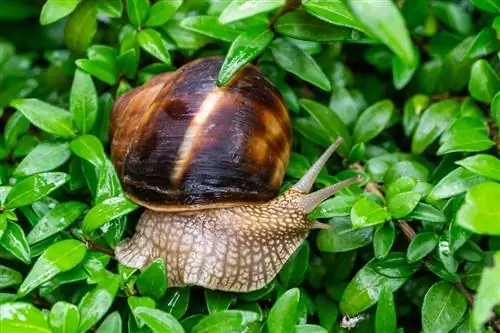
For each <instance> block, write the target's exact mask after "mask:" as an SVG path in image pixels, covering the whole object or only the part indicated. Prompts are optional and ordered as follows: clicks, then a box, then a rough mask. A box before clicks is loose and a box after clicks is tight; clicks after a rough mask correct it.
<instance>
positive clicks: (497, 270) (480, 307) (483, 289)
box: [472, 252, 500, 330]
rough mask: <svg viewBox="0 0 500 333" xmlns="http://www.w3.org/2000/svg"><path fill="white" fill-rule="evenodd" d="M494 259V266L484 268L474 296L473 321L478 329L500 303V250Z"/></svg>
mask: <svg viewBox="0 0 500 333" xmlns="http://www.w3.org/2000/svg"><path fill="white" fill-rule="evenodd" d="M493 261H494V263H493V266H491V267H486V268H485V269H484V271H483V273H482V276H481V280H480V282H479V288H478V290H477V294H476V297H474V308H473V310H472V323H473V326H474V328H475V329H476V330H479V329H480V328H481V327H482V326H483V325H484V324H485V323H486V322H487V321H488V320H489V319H490V316H491V314H492V312H493V310H494V307H495V306H498V304H500V290H498V288H497V285H498V279H499V278H500V252H496V253H495V254H494V256H493Z"/></svg>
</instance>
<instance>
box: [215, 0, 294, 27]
mask: <svg viewBox="0 0 500 333" xmlns="http://www.w3.org/2000/svg"><path fill="white" fill-rule="evenodd" d="M284 4H285V0H267V1H261V0H233V1H232V2H231V4H229V6H227V7H226V9H224V11H223V12H222V13H221V14H220V16H219V22H220V23H222V24H227V23H230V22H234V21H239V20H242V19H244V18H247V17H252V16H255V15H257V14H260V13H265V12H269V11H271V10H273V9H276V8H278V7H281V6H283V5H284Z"/></svg>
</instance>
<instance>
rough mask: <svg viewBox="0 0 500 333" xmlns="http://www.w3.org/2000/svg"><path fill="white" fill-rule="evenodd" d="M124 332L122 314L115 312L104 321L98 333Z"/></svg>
mask: <svg viewBox="0 0 500 333" xmlns="http://www.w3.org/2000/svg"><path fill="white" fill-rule="evenodd" d="M121 332H122V317H120V313H119V312H117V311H115V312H112V313H111V314H110V315H108V316H107V317H106V319H104V321H103V322H102V323H101V325H99V328H98V329H97V331H96V333H121Z"/></svg>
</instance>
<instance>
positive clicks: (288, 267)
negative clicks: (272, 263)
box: [279, 242, 309, 288]
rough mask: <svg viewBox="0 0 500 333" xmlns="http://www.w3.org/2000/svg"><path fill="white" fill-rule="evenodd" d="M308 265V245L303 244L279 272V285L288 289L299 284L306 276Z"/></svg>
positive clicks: (306, 243)
mask: <svg viewBox="0 0 500 333" xmlns="http://www.w3.org/2000/svg"><path fill="white" fill-rule="evenodd" d="M308 264H309V243H308V242H304V243H302V245H301V246H299V248H298V249H297V250H296V251H295V252H294V253H293V254H292V255H291V256H290V258H288V260H287V262H286V263H285V264H284V265H283V267H282V268H281V270H280V272H279V279H280V281H281V283H282V284H283V285H284V286H285V287H286V288H290V287H293V286H296V285H297V284H299V283H301V282H302V281H303V280H304V278H305V275H306V271H307V268H308V266H309V265H308Z"/></svg>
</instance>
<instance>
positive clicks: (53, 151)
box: [12, 142, 71, 178]
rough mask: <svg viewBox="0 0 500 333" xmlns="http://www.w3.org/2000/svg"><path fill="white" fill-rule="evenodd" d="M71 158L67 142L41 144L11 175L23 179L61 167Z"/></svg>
mask: <svg viewBox="0 0 500 333" xmlns="http://www.w3.org/2000/svg"><path fill="white" fill-rule="evenodd" d="M70 156H71V151H70V150H69V145H68V143H67V142H61V143H57V142H42V143H40V144H39V145H37V146H36V147H35V149H33V150H32V151H31V152H30V153H29V154H28V156H26V157H25V158H24V159H23V160H22V161H21V163H19V164H18V165H17V168H16V169H15V170H14V172H13V173H12V175H13V176H14V177H17V178H23V177H26V176H30V175H33V174H36V173H40V172H45V171H50V170H53V169H55V168H57V167H59V166H61V165H63V164H64V163H65V162H66V161H67V160H68V159H69V158H70Z"/></svg>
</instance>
